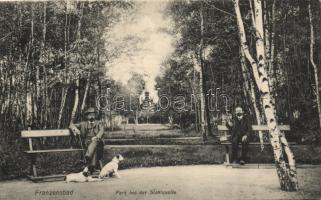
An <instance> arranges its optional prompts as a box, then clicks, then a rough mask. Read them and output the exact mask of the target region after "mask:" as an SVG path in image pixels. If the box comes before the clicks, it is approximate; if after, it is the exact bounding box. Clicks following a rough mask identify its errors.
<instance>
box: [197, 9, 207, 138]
mask: <svg viewBox="0 0 321 200" xmlns="http://www.w3.org/2000/svg"><path fill="white" fill-rule="evenodd" d="M200 18H201V41H200V55H199V57H200V69H201V70H200V95H201V105H200V112H201V116H200V120H201V134H202V135H203V139H204V140H206V139H207V138H206V120H205V95H204V91H203V89H204V86H203V71H204V69H203V68H204V66H203V47H204V39H203V33H204V17H203V7H202V8H201V10H200Z"/></svg>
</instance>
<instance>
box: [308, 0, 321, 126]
mask: <svg viewBox="0 0 321 200" xmlns="http://www.w3.org/2000/svg"><path fill="white" fill-rule="evenodd" d="M308 10H309V22H310V63H311V65H312V67H313V70H314V82H315V96H316V102H317V107H318V114H319V115H318V116H319V126H320V128H321V103H320V84H319V72H318V66H317V64H316V63H315V61H314V45H315V37H314V28H313V16H312V10H311V0H309V5H308Z"/></svg>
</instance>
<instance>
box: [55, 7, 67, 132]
mask: <svg viewBox="0 0 321 200" xmlns="http://www.w3.org/2000/svg"><path fill="white" fill-rule="evenodd" d="M65 6H66V9H65V30H64V36H65V40H64V62H65V70H64V75H63V76H64V78H63V79H64V81H63V82H64V84H63V86H62V95H61V103H60V109H59V115H58V123H57V128H58V129H59V128H60V126H61V121H62V115H63V112H64V107H65V103H66V98H67V92H68V87H67V84H68V77H67V76H68V66H67V64H68V61H67V59H68V58H67V43H68V36H67V35H68V33H67V32H68V6H67V2H66V3H65Z"/></svg>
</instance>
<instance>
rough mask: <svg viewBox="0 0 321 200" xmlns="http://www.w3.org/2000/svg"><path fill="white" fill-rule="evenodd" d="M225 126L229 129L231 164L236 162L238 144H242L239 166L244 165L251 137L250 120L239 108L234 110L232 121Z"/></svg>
mask: <svg viewBox="0 0 321 200" xmlns="http://www.w3.org/2000/svg"><path fill="white" fill-rule="evenodd" d="M226 126H227V127H228V128H229V130H230V132H231V135H232V137H231V139H232V155H231V162H232V163H236V162H237V155H238V148H239V145H238V144H239V143H240V142H241V143H242V154H241V160H240V164H241V165H244V164H245V162H246V160H247V152H248V145H249V139H250V135H251V131H252V129H251V123H250V120H248V119H247V118H246V116H244V112H243V109H242V108H241V107H237V108H236V109H235V116H233V118H232V121H228V122H227V124H226Z"/></svg>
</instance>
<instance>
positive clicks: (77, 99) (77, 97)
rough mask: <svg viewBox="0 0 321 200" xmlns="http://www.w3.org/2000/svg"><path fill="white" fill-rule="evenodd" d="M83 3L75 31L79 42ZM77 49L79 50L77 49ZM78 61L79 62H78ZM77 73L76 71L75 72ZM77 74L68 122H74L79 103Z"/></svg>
mask: <svg viewBox="0 0 321 200" xmlns="http://www.w3.org/2000/svg"><path fill="white" fill-rule="evenodd" d="M83 5H84V3H83V2H82V3H81V4H80V14H79V20H78V31H77V43H78V44H79V42H80V39H81V20H82V14H83V12H82V11H83ZM78 51H80V50H79V49H78ZM79 63H80V62H79ZM76 73H78V72H76ZM79 79H80V78H79V75H78V76H77V79H76V90H75V101H74V107H73V109H72V112H71V119H70V124H72V123H75V117H76V112H77V108H78V104H79Z"/></svg>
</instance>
